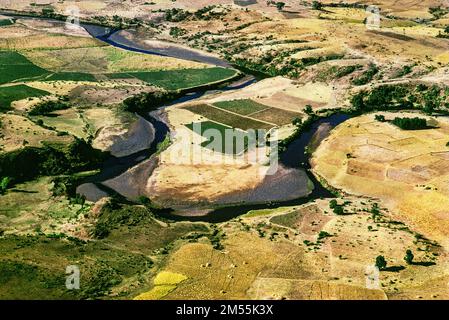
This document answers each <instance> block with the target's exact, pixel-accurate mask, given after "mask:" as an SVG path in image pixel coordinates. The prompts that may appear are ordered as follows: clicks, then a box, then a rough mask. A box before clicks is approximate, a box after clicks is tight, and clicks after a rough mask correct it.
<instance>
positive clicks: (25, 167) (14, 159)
mask: <svg viewBox="0 0 449 320" xmlns="http://www.w3.org/2000/svg"><path fill="white" fill-rule="evenodd" d="M104 158H105V153H103V152H102V151H99V150H96V149H93V148H92V147H91V146H90V145H89V144H88V143H87V142H85V141H84V140H81V139H78V138H74V141H73V142H72V143H70V144H69V145H67V146H64V145H59V144H50V143H45V144H44V147H42V148H36V147H24V148H22V149H19V150H15V151H12V152H8V153H3V154H1V155H0V176H1V175H8V176H9V177H11V179H12V180H13V182H14V183H18V182H23V181H28V180H32V179H34V178H36V177H38V176H49V175H50V176H51V175H60V174H71V173H74V172H80V171H86V170H91V169H95V168H96V167H97V166H99V165H100V164H101V163H102V161H103V160H104ZM30 164H32V165H30Z"/></svg>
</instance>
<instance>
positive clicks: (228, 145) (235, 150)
mask: <svg viewBox="0 0 449 320" xmlns="http://www.w3.org/2000/svg"><path fill="white" fill-rule="evenodd" d="M196 124H199V125H201V127H200V129H201V132H198V133H199V134H200V135H201V136H203V137H205V138H206V139H207V140H206V141H204V142H203V143H201V146H202V147H204V148H208V149H211V150H214V151H216V152H221V153H226V154H240V153H241V152H243V151H245V150H246V148H247V147H248V141H249V137H248V133H247V132H245V131H242V130H237V129H232V128H231V127H228V126H224V125H222V124H219V123H216V122H212V121H204V122H197V123H190V124H187V125H186V127H187V128H189V129H190V130H192V131H193V130H194V125H196ZM211 130H217V131H218V132H219V134H220V138H221V139H220V140H219V141H216V139H215V137H214V132H213V131H211ZM226 132H227V133H228V138H227V137H226ZM217 138H218V137H217ZM231 139H232V140H231ZM231 141H232V142H231ZM237 141H243V143H241V142H240V143H238V142H237Z"/></svg>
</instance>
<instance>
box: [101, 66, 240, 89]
mask: <svg viewBox="0 0 449 320" xmlns="http://www.w3.org/2000/svg"><path fill="white" fill-rule="evenodd" d="M236 74H237V71H236V70H233V69H226V68H220V67H215V68H205V69H181V70H166V71H147V72H128V73H115V74H109V75H108V76H109V78H111V79H126V78H132V77H134V78H137V79H140V80H142V81H145V82H147V83H149V84H152V85H155V86H158V87H160V88H163V89H166V90H179V89H187V88H193V87H198V86H203V85H207V84H211V83H214V82H219V81H223V80H226V79H229V78H232V77H233V76H235V75H236Z"/></svg>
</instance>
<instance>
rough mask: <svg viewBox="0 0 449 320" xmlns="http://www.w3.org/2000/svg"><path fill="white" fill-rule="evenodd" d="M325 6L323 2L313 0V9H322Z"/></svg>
mask: <svg viewBox="0 0 449 320" xmlns="http://www.w3.org/2000/svg"><path fill="white" fill-rule="evenodd" d="M322 8H323V4H322V3H321V2H319V1H313V2H312V9H313V10H321V9H322Z"/></svg>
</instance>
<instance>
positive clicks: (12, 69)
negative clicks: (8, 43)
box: [0, 51, 49, 84]
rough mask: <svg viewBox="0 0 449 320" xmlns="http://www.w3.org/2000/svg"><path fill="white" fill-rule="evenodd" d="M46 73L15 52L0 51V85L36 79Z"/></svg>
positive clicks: (46, 72)
mask: <svg viewBox="0 0 449 320" xmlns="http://www.w3.org/2000/svg"><path fill="white" fill-rule="evenodd" d="M48 73H49V72H48V71H47V70H45V69H42V68H40V67H38V66H36V65H34V64H33V63H32V62H30V61H29V60H28V59H27V58H25V57H24V56H22V55H21V54H19V53H17V52H12V51H0V84H4V83H8V82H11V81H15V80H19V79H22V80H27V79H31V78H37V77H41V76H44V75H47V74H48Z"/></svg>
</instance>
